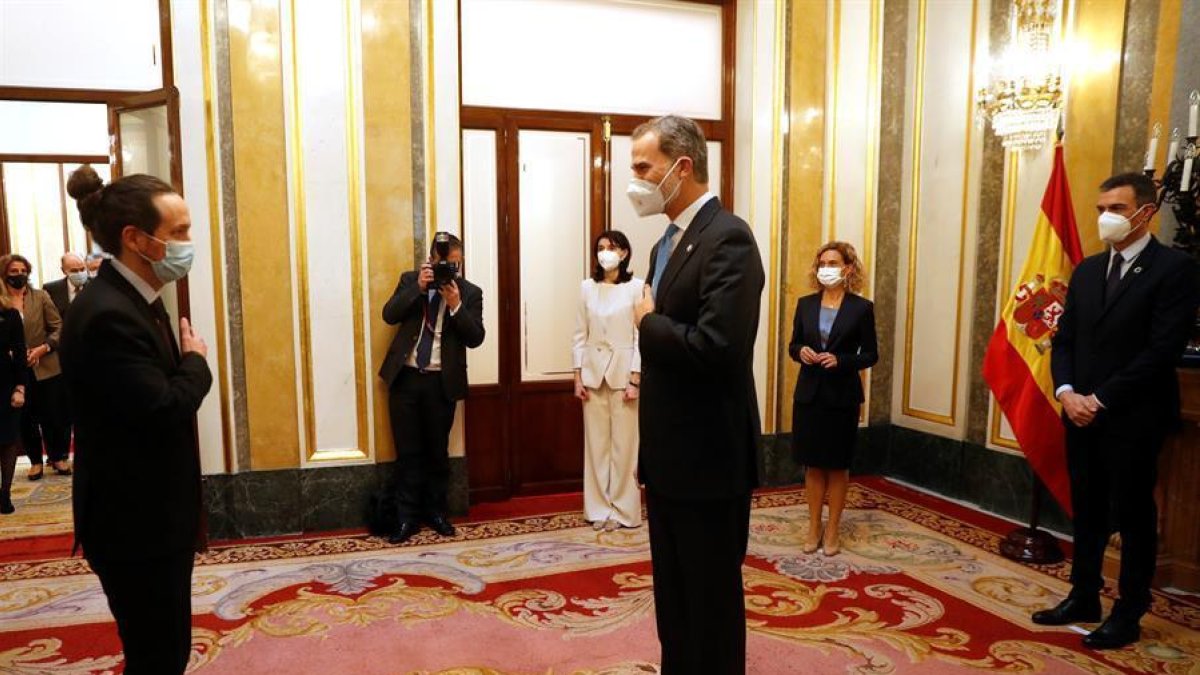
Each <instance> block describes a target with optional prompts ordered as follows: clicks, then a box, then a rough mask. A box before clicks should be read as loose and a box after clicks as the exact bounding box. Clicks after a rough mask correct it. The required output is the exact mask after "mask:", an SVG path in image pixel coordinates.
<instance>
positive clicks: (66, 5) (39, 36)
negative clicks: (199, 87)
mask: <svg viewBox="0 0 1200 675" xmlns="http://www.w3.org/2000/svg"><path fill="white" fill-rule="evenodd" d="M176 50H178V46H177V47H176ZM161 65H162V52H161V49H160V45H159V22H158V2H157V0H103V1H102V2H98V1H97V0H3V1H2V2H0V86H17V87H64V88H77V89H127V90H134V91H148V90H150V89H158V88H159V87H161V86H162V67H161Z"/></svg>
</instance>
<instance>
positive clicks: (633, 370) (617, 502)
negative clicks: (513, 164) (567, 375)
mask: <svg viewBox="0 0 1200 675" xmlns="http://www.w3.org/2000/svg"><path fill="white" fill-rule="evenodd" d="M592 251H593V255H594V256H595V259H596V262H595V267H594V268H593V270H592V276H591V278H589V279H585V280H584V281H583V285H582V288H581V289H580V298H579V313H578V314H577V315H576V320H575V335H574V341H573V344H572V350H571V352H572V360H573V361H574V367H575V397H576V398H578V399H579V400H581V401H583V429H584V465H583V512H584V517H585V518H587V519H588V520H589V521H590V522H591V523H592V527H593V528H595V529H597V530H600V529H605V530H608V531H610V532H611V531H613V530H616V529H617V528H618V527H638V526H639V525H641V524H642V499H641V493H640V492H639V491H638V484H637V477H636V471H637V457H638V428H637V425H638V419H637V412H638V388H639V387H640V386H641V378H642V374H641V370H642V366H641V362H642V357H641V354H640V353H639V352H638V344H637V328H636V327H635V326H634V325H633V307H634V305H636V304H637V302H638V299H639V298H640V297H641V295H642V287H643V286H644V285H645V282H644V281H642V280H641V279H638V278H637V277H635V276H633V274H631V273H630V272H629V256H630V254H631V250H630V246H629V239H628V237H626V236H625V235H624V234H623V233H621V232H618V231H616V230H611V231H608V232H603V233H601V234H600V236H599V237H597V238H596V241H595V244H594V245H593V246H592Z"/></svg>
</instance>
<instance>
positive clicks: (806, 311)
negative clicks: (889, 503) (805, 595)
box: [788, 241, 879, 556]
mask: <svg viewBox="0 0 1200 675" xmlns="http://www.w3.org/2000/svg"><path fill="white" fill-rule="evenodd" d="M863 277H864V275H863V268H862V263H861V262H860V261H859V259H858V254H857V253H855V251H854V247H853V246H851V245H850V244H847V243H845V242H841V241H831V242H829V243H827V244H825V245H824V246H822V247H821V248H820V250H819V251H817V255H816V258H815V259H814V260H813V266H812V269H811V270H810V272H809V281H810V283H811V284H812V286H813V288H815V289H818V290H817V292H816V293H813V294H811V295H806V296H804V297H802V298H800V300H799V301H798V302H797V303H796V316H795V319H793V321H792V340H791V342H790V343H789V344H788V355H790V356H791V357H792V359H794V360H796V361H799V362H800V378H799V379H798V380H797V381H796V394H795V396H794V397H793V402H792V448H793V450H794V452H795V455H796V461H797V462H798V463H800V464H803V465H804V466H805V467H806V469H805V474H804V488H805V493H806V495H807V497H808V511H809V528H808V538H807V539H806V541H805V544H804V552H805V553H815V552H816V550H817V549H818V548H820V547H821V546H822V545H823V546H824V550H825V555H830V556H832V555H837V553H838V551H839V550H840V545H839V544H838V527H839V526H840V523H841V517H842V508H843V507H844V506H845V504H846V489H847V486H848V483H849V477H850V464H851V462H852V461H853V459H854V440H855V436H856V435H857V433H858V419H859V409H860V407H861V405H862V402H863V400H864V398H863V386H862V378H861V376H860V375H859V371H861V370H865V369H867V368H870V367H871V366H873V365H875V362H876V361H878V360H879V348H878V346H877V345H876V341H875V308H874V305H872V304H871V301H870V300H867V299H865V298H863V297H862V296H861V295H858V293H859V292H860V291H861V289H862V284H863ZM826 496H828V497H829V523H828V525H826V527H825V532H824V537H823V538H822V534H821V509H822V505H823V503H824V501H825V498H826Z"/></svg>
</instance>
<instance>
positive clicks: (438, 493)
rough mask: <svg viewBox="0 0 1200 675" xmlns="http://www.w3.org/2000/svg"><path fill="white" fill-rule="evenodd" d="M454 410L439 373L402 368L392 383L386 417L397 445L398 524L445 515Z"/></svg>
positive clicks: (452, 402)
mask: <svg viewBox="0 0 1200 675" xmlns="http://www.w3.org/2000/svg"><path fill="white" fill-rule="evenodd" d="M454 408H455V403H454V401H451V400H450V399H448V398H446V389H445V387H444V386H443V385H442V374H441V373H439V372H427V373H421V372H419V371H417V370H416V369H413V368H405V369H404V370H402V371H401V372H400V375H398V376H397V377H396V380H395V381H394V382H393V383H392V388H391V391H390V392H389V394H388V412H389V414H390V416H391V418H392V437H393V438H394V439H395V441H396V506H397V510H398V511H399V516H400V522H404V521H406V520H419V519H421V518H426V517H429V516H445V515H446V512H447V510H448V506H447V504H446V491H447V490H448V489H449V485H450V455H449V451H450V427H452V426H453V425H454Z"/></svg>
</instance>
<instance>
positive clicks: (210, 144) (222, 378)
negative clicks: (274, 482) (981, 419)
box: [200, 0, 235, 472]
mask: <svg viewBox="0 0 1200 675" xmlns="http://www.w3.org/2000/svg"><path fill="white" fill-rule="evenodd" d="M210 19H211V15H210V13H209V10H208V0H200V60H201V62H202V63H203V66H202V68H203V78H202V79H203V83H204V160H205V162H204V163H205V173H206V179H207V187H208V227H209V247H210V251H211V254H212V270H213V314H214V316H215V318H216V331H217V345H216V347H217V378H216V379H217V389H218V391H219V394H220V397H221V398H220V401H221V443H222V445H223V448H222V450H223V455H224V460H225V471H226V472H231V471H233V470H234V468H235V467H234V457H233V429H232V424H231V421H230V419H229V417H230V415H229V383H228V381H229V376H230V373H229V356H228V354H227V353H226V347H225V340H226V334H227V333H226V327H225V318H226V317H225V311H226V310H225V255H224V247H223V246H222V241H221V210H220V209H221V202H220V199H219V197H218V193H219V191H220V180H219V178H218V171H217V144H216V135H215V134H214V132H213V129H214V128H215V126H216V114H215V112H214V110H215V108H216V105H217V102H216V97H215V96H214V95H213V91H214V89H215V87H214V85H213V82H214V77H213V65H212V46H211V42H212V27H211V26H210V25H209V20H210Z"/></svg>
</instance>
